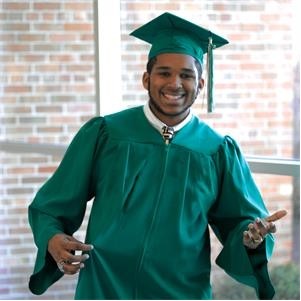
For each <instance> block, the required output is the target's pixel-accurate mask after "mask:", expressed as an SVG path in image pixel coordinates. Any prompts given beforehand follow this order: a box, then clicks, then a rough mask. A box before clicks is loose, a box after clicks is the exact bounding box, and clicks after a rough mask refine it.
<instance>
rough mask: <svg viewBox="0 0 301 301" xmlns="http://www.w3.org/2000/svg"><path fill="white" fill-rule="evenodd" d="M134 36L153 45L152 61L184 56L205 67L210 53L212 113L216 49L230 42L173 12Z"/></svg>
mask: <svg viewBox="0 0 301 301" xmlns="http://www.w3.org/2000/svg"><path fill="white" fill-rule="evenodd" d="M131 35H132V36H134V37H136V38H139V39H141V40H143V41H145V42H148V43H150V44H151V45H152V47H151V49H150V52H149V55H148V58H149V59H151V58H153V57H155V56H157V55H158V54H162V53H181V54H187V55H190V56H192V57H194V58H195V59H197V60H198V61H199V62H200V64H201V65H202V64H203V56H204V54H205V53H208V55H207V69H208V70H207V72H208V82H207V97H208V112H212V109H213V101H212V86H213V56H212V50H213V49H214V48H217V47H220V46H223V45H225V44H227V43H228V41H227V40H226V39H224V38H222V37H220V36H218V35H216V34H214V33H212V32H211V31H209V30H207V29H205V28H202V27H200V26H198V25H196V24H194V23H191V22H189V21H187V20H185V19H182V18H180V17H178V16H175V15H173V14H171V13H164V14H162V15H160V16H159V17H157V18H155V19H153V20H151V21H150V22H148V23H146V24H145V25H143V26H141V27H139V28H138V29H136V30H134V31H133V32H132V33H131Z"/></svg>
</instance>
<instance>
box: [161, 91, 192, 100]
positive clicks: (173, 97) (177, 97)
mask: <svg viewBox="0 0 301 301" xmlns="http://www.w3.org/2000/svg"><path fill="white" fill-rule="evenodd" d="M161 94H162V96H164V97H165V98H166V99H167V100H169V101H178V100H180V99H182V98H183V97H185V95H186V94H185V93H181V94H170V93H163V92H162V93H161Z"/></svg>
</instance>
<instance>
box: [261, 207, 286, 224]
mask: <svg viewBox="0 0 301 301" xmlns="http://www.w3.org/2000/svg"><path fill="white" fill-rule="evenodd" d="M286 214H287V211H286V210H279V211H277V212H275V213H273V214H272V215H270V216H268V217H266V218H265V220H266V221H267V222H275V221H277V220H279V219H281V218H283V217H284V216H286Z"/></svg>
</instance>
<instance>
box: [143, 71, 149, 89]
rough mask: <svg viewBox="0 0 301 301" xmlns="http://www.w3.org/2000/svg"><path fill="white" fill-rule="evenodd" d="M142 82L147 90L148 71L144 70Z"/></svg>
mask: <svg viewBox="0 0 301 301" xmlns="http://www.w3.org/2000/svg"><path fill="white" fill-rule="evenodd" d="M142 84H143V87H144V89H145V90H148V87H149V73H148V72H144V73H143V76H142Z"/></svg>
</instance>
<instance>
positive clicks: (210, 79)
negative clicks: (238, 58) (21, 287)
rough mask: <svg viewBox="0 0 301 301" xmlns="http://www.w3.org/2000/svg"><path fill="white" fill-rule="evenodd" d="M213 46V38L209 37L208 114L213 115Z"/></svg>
mask: <svg viewBox="0 0 301 301" xmlns="http://www.w3.org/2000/svg"><path fill="white" fill-rule="evenodd" d="M212 50H213V44H212V37H209V41H208V52H207V112H208V113H212V112H213V108H214V102H213V51H212Z"/></svg>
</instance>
